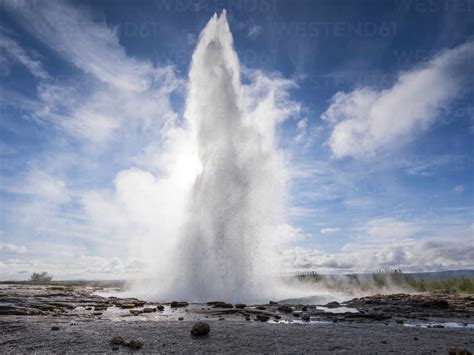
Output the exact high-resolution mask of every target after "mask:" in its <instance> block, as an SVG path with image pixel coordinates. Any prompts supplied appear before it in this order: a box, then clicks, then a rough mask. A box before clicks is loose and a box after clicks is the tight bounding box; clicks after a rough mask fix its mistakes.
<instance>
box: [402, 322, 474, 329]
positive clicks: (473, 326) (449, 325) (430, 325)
mask: <svg viewBox="0 0 474 355" xmlns="http://www.w3.org/2000/svg"><path fill="white" fill-rule="evenodd" d="M403 325H404V326H405V327H419V328H436V327H441V326H442V327H444V328H462V329H474V324H470V323H458V322H430V323H404V324H403Z"/></svg>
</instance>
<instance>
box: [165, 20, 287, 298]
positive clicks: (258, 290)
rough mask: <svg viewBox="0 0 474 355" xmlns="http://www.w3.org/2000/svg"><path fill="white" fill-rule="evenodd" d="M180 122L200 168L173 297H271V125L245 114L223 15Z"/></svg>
mask: <svg viewBox="0 0 474 355" xmlns="http://www.w3.org/2000/svg"><path fill="white" fill-rule="evenodd" d="M185 118H186V120H187V124H188V125H189V127H190V129H191V131H192V134H193V137H194V139H195V142H196V149H197V152H198V155H199V160H200V162H201V167H202V169H201V172H200V173H199V174H198V176H197V178H196V181H195V184H194V187H193V189H192V192H191V196H190V203H189V208H190V211H189V212H190V213H189V216H190V217H189V220H188V221H187V223H185V227H184V230H183V232H182V240H181V242H180V245H179V248H178V251H177V255H178V258H177V259H176V263H177V264H178V265H176V268H175V270H176V275H177V279H176V282H175V284H174V287H175V291H176V290H179V296H180V297H182V298H187V299H192V300H201V301H205V300H209V299H225V300H230V301H232V300H233V301H236V300H245V299H247V300H250V299H254V300H255V299H258V298H261V297H265V296H264V294H265V293H266V292H268V293H271V288H272V284H273V281H272V277H271V275H270V274H271V273H272V272H273V273H274V271H275V269H274V264H273V259H272V256H271V253H272V249H273V247H272V238H273V237H274V231H275V228H276V226H277V225H278V223H280V222H281V216H282V196H283V187H284V177H283V174H282V169H283V168H282V167H283V164H282V157H281V154H280V152H279V151H278V150H277V149H276V147H275V146H274V135H275V129H274V127H273V125H262V124H261V123H262V122H258V115H251V114H249V113H247V110H246V108H245V94H244V87H243V86H242V84H241V82H240V67H239V60H238V57H237V54H236V52H235V50H234V48H233V39H232V34H231V32H230V29H229V25H228V23H227V19H226V13H225V11H223V13H222V14H221V16H217V15H214V16H213V17H212V18H211V20H210V21H209V23H208V24H207V25H206V27H205V28H204V29H203V31H202V33H201V35H200V38H199V42H198V45H197V47H196V50H195V52H194V54H193V57H192V64H191V69H190V72H189V87H188V97H187V102H186V110H185Z"/></svg>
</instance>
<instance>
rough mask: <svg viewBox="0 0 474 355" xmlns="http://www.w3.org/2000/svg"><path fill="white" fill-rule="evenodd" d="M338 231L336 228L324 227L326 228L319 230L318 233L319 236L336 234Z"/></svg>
mask: <svg viewBox="0 0 474 355" xmlns="http://www.w3.org/2000/svg"><path fill="white" fill-rule="evenodd" d="M340 230H341V228H338V227H326V228H321V230H320V231H319V233H321V234H329V233H337V232H339V231H340Z"/></svg>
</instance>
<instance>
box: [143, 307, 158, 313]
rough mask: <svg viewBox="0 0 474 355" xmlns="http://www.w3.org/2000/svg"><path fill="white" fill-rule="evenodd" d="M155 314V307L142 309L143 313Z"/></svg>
mask: <svg viewBox="0 0 474 355" xmlns="http://www.w3.org/2000/svg"><path fill="white" fill-rule="evenodd" d="M152 312H156V307H145V308H143V313H152Z"/></svg>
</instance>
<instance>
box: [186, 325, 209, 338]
mask: <svg viewBox="0 0 474 355" xmlns="http://www.w3.org/2000/svg"><path fill="white" fill-rule="evenodd" d="M210 331H211V327H210V326H209V324H207V323H204V322H197V323H196V324H194V325H193V327H192V328H191V335H194V336H203V335H207V334H209V332H210Z"/></svg>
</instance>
